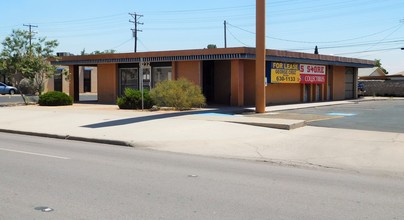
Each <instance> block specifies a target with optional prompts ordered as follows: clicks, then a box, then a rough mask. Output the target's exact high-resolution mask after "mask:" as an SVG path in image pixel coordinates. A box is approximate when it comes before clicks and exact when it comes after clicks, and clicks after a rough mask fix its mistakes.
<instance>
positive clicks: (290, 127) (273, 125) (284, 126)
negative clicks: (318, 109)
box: [225, 121, 306, 130]
mask: <svg viewBox="0 0 404 220" xmlns="http://www.w3.org/2000/svg"><path fill="white" fill-rule="evenodd" d="M225 122H229V123H236V124H243V125H250V126H258V127H266V128H275V129H282V130H293V129H296V128H301V127H304V126H306V122H305V121H301V122H296V123H291V124H282V123H279V124H277V123H260V122H240V121H225Z"/></svg>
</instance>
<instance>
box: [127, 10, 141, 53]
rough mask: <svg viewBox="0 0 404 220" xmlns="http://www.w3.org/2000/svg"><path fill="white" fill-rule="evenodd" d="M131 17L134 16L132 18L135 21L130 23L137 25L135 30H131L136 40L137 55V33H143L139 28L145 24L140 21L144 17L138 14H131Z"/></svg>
mask: <svg viewBox="0 0 404 220" xmlns="http://www.w3.org/2000/svg"><path fill="white" fill-rule="evenodd" d="M129 15H130V16H132V18H133V21H132V20H129V22H131V23H134V24H135V28H134V29H131V30H132V33H133V37H134V39H135V47H134V52H135V53H136V52H137V32H142V30H139V29H138V28H137V26H138V25H143V24H144V23H140V22H139V21H138V20H139V19H140V18H141V17H143V15H139V14H136V13H129Z"/></svg>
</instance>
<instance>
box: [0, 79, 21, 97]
mask: <svg viewBox="0 0 404 220" xmlns="http://www.w3.org/2000/svg"><path fill="white" fill-rule="evenodd" d="M16 92H17V88H15V87H14V86H8V85H6V84H4V83H1V82H0V94H2V95H5V94H10V95H14V94H15V93H16Z"/></svg>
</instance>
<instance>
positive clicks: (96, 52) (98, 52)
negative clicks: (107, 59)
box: [80, 48, 116, 56]
mask: <svg viewBox="0 0 404 220" xmlns="http://www.w3.org/2000/svg"><path fill="white" fill-rule="evenodd" d="M115 52H116V50H114V49H110V50H104V51H99V50H95V51H93V52H92V53H86V49H85V48H84V49H83V50H82V51H81V52H80V55H82V56H83V55H96V54H111V53H115Z"/></svg>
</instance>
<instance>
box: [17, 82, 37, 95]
mask: <svg viewBox="0 0 404 220" xmlns="http://www.w3.org/2000/svg"><path fill="white" fill-rule="evenodd" d="M18 90H19V91H20V92H21V93H22V94H25V95H32V94H35V89H34V85H32V83H31V82H30V81H29V80H28V79H22V80H21V81H20V84H19V85H18Z"/></svg>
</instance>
